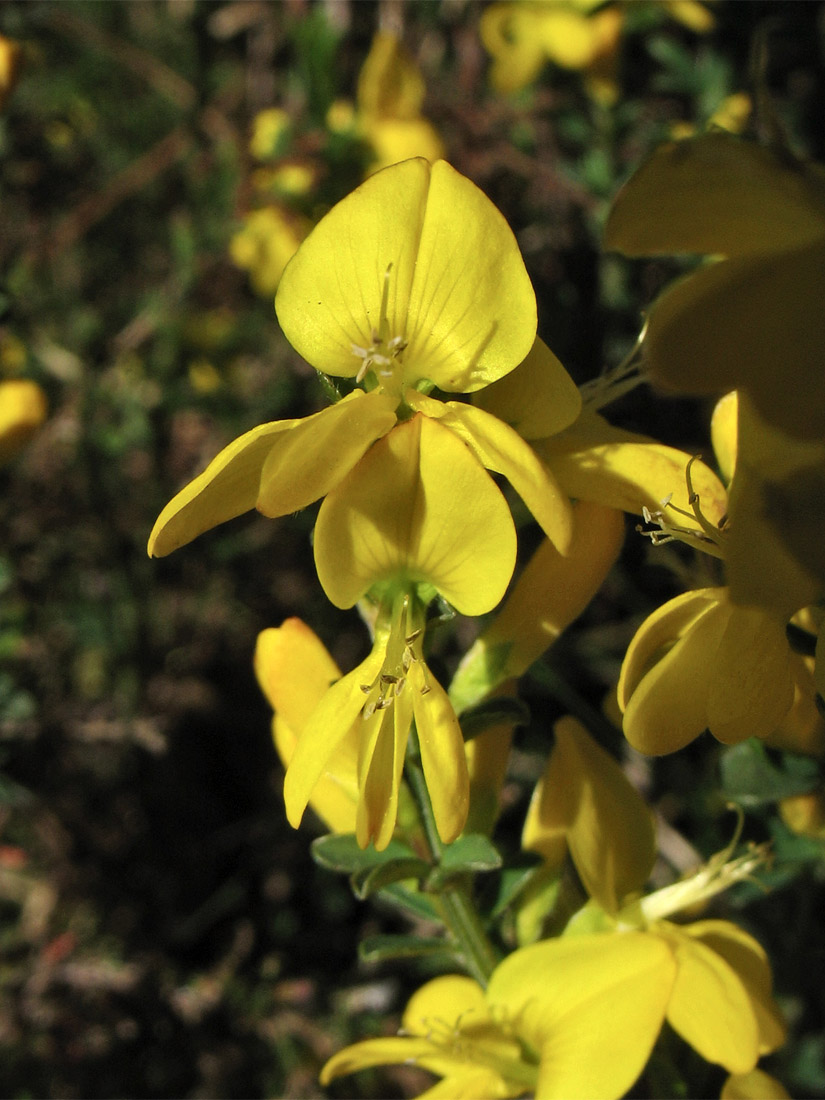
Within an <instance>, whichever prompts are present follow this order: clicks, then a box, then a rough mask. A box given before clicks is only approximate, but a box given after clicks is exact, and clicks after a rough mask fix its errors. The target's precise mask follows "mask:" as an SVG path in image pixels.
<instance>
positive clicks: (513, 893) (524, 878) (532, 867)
mask: <svg viewBox="0 0 825 1100" xmlns="http://www.w3.org/2000/svg"><path fill="white" fill-rule="evenodd" d="M541 865H542V861H541V858H540V857H539V856H538V855H536V856H534V857H531V856H530V855H527V856H526V858H524V857H521V859H520V863H519V865H518V866H515V867H504V868H503V869H502V872H501V874H500V875H499V880H498V890H497V891H496V895H495V900H494V902H493V905H492V908H491V910H490V916H491V917H492V918H493V919H494V920H495V919H496V918H498V917H500V916H501V915H502V914H503V913H504V912H505V911H506V910H507V909H509V908H510V906H511V905H512V903H513V902H514V901H515V900H516V898H517V897H518V896H519V895H520V894H521V892H522V891H523V890H526V889H527V887H528V886H529V885H530V883H531V881H532V880H533V879H534V878H535V875H536V872H537V871H538V870H539V868H540V867H541Z"/></svg>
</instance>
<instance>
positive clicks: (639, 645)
mask: <svg viewBox="0 0 825 1100" xmlns="http://www.w3.org/2000/svg"><path fill="white" fill-rule="evenodd" d="M724 595H725V593H724V589H721V588H699V589H695V590H693V591H691V592H684V593H683V594H682V595H681V596H676V597H674V599H672V600H668V602H667V603H664V604H662V606H661V607H658V608H657V609H656V610H655V611H653V612H652V613H651V614H650V615H648V617H647V618H646V619H645V621H644V622H643V623H642V625H641V626H640V627H639V629H638V630H637V631H636V633H635V634H634V635H633V640H632V641H631V643H630V645H629V646H628V647H627V652H626V653H625V657H624V661H623V662H622V671H621V674H620V675H619V686H618V689H617V694H618V699H619V707H620V709H621V710H623V711H624V710H627V707H628V705H629V703H630V700H631V697H632V696H633V693H634V692H635V690H636V688H637V687H638V686H639V684H640V682H641V680H642V677H643V676H646V675H647V673H648V672H649V671H650V669H651V668H653V666H654V665H655V663H656V662H657V661H658V660H659V659H660V657H662V656H663V655H664V654H665V653H666V652H667V649H669V648H670V647H671V646H672V645H673V644H674V643H675V642H677V641H678V640H679V638H681V637H682V636H683V635H684V634H685V633H686V631H688V630H689V629H690V628H691V626H692V625H693V623H694V622H696V620H697V619H698V618H699V616H700V615H704V614H705V613H706V612H707V611H709V610H710V609H711V607H713V605H714V604H716V603H718V602H719V601H720V600H722V599H724Z"/></svg>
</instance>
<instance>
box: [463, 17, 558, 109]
mask: <svg viewBox="0 0 825 1100" xmlns="http://www.w3.org/2000/svg"><path fill="white" fill-rule="evenodd" d="M536 30H537V28H536V20H535V9H534V8H531V7H530V6H528V5H525V4H513V3H506V4H491V5H490V6H489V7H488V8H486V9H485V10H484V11H483V12H482V15H481V22H480V24H479V32H480V35H481V41H482V42H483V43H484V47H485V49H486V50H487V51H488V52H489V53H490V54H492V56H493V58H494V61H493V66H492V69H491V71H490V82H491V83H492V85H493V87H494V88H495V89H496V91H499V92H503V93H504V94H505V95H507V94H509V93H511V92H517V91H518V90H519V89H520V88H524V87H525V86H526V85H527V84H529V83H530V82H531V81H533V80H534V79H535V78H536V77H537V76H538V74H539V71H540V70H541V67H542V65H544V63H545V61H546V60H547V55H546V53H545V50H544V44H543V43H542V42H541V40H540V39H539V37H538V35H537V33H536Z"/></svg>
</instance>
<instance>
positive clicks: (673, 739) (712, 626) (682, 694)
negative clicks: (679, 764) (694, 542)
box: [622, 603, 731, 756]
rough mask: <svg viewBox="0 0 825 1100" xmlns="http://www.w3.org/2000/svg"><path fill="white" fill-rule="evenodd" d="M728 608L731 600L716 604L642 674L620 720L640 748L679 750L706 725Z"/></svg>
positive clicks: (654, 751) (657, 751)
mask: <svg viewBox="0 0 825 1100" xmlns="http://www.w3.org/2000/svg"><path fill="white" fill-rule="evenodd" d="M730 613H731V608H730V606H729V605H728V604H727V603H718V604H712V605H711V606H710V607H709V608H708V609H707V610H706V611H705V612H704V613H703V614H701V615H700V616H699V618H698V619H697V620H696V622H695V623H693V625H692V626H691V627H690V628H689V629H688V630H687V631H686V632H685V633H684V634H683V635H682V637H681V638H680V639H679V640H678V641H677V642H676V644H675V645H674V646H673V648H672V649H671V650H670V651H669V652H668V653H667V654H666V655H665V656H664V657H662V659H661V660H660V661H658V662H657V663H656V664H655V665H654V666H653V668H651V669H650V671H649V672H647V673H646V674H645V675H644V676H643V677H642V679H641V681H640V682H639V684H638V686H637V687H636V689H635V691H634V692H633V694H632V695H631V696H630V701H629V702H628V704H627V708H626V710H625V712H624V719H623V721H622V728H623V729H624V734H625V737H626V738H627V739H628V741H629V742H630V744H631V745H632V746H633V747H634V748H635V749H638V750H639V752H644V753H647V754H648V755H651V756H661V755H663V754H664V753H669V752H676V751H677V749H681V748H683V747H684V746H685V745H687V744H688V742H690V741H692V740H693V739H694V738H695V737H698V736H699V734H700V733H701V732H702V731H703V730H704V729H706V728H707V726H708V691H709V685H710V682H711V679H712V678H713V676H714V671H715V667H716V665H715V662H716V659H717V653H718V649H719V643H720V641H721V638H722V634H723V633H724V630H725V627H726V626H727V623H728V620H729V618H730ZM642 629H644V625H643V626H642ZM631 645H632V643H631ZM625 659H626V660H627V658H625Z"/></svg>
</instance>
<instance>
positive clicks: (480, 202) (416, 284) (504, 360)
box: [398, 160, 537, 393]
mask: <svg viewBox="0 0 825 1100" xmlns="http://www.w3.org/2000/svg"><path fill="white" fill-rule="evenodd" d="M409 303H410V304H409V313H408V315H407V327H406V336H407V341H408V345H407V350H406V351H405V352H404V360H403V361H404V379H405V381H406V382H407V383H411V384H414V383H415V382H416V381H418V379H420V378H429V379H430V380H431V381H433V382H435V384H436V385H437V386H439V387H440V388H441V389H443V390H449V391H451V392H454V393H469V392H471V391H473V390H477V389H480V388H481V387H482V386H486V385H487V384H488V383H489V382H492V381H494V380H495V379H496V378H501V377H502V376H503V375H505V374H507V372H508V371H510V370H512V369H513V368H514V367H516V366H518V364H519V363H520V362H521V361H522V359H524V358H525V356H526V355H527V353H528V352H529V351H530V348H531V347H532V346H533V340H534V338H535V335H536V324H537V317H536V296H535V293H534V291H533V286H532V284H531V282H530V277H529V276H528V274H527V271H526V269H525V267H524V261H523V260H522V258H521V253H520V251H519V247H518V245H517V243H516V239H515V237H514V236H513V231H512V230H511V229H510V227H509V225H508V224H507V222H506V221H505V219H504V217H503V216H502V215H501V214H500V213H499V211H498V210H497V209H496V207H495V206H494V205H493V203H491V202H490V200H489V199H488V198H487V196H486V195H485V194H484V192H483V191H480V190H479V188H478V187H476V186H475V184H474V183H471V182H470V180H468V179H466V178H465V177H464V176H462V175H460V174H459V173H458V172H456V170H455V169H454V168H452V167H451V166H450V165H449V164H448V163H447V162H446V161H444V160H439V161H436V163H435V164H434V165H433V167H432V175H431V180H430V189H429V193H428V195H427V205H426V210H425V213H424V221H423V226H422V229H421V239H420V241H419V244H418V256H417V260H416V266H415V276H414V278H413V282H412V288H411V290H410V299H409ZM398 331H403V330H398Z"/></svg>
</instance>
